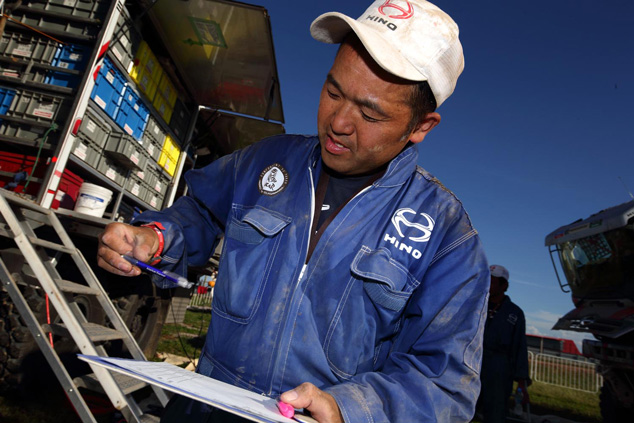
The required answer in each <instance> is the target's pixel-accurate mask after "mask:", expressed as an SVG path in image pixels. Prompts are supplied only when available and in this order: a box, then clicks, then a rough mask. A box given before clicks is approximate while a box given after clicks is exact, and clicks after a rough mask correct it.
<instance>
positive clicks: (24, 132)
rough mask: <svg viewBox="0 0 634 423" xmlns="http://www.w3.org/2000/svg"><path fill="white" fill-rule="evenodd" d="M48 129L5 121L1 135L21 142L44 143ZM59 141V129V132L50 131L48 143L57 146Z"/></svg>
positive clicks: (1, 125)
mask: <svg viewBox="0 0 634 423" xmlns="http://www.w3.org/2000/svg"><path fill="white" fill-rule="evenodd" d="M47 129H48V128H45V127H42V126H38V125H29V124H27V123H20V122H11V121H10V120H6V119H5V120H3V121H2V123H1V124H0V134H2V135H7V136H9V137H15V138H20V139H21V140H29V141H34V142H38V143H39V142H40V141H42V139H43V137H44V135H45V134H46V131H47ZM58 140H59V129H58V130H57V131H50V132H49V133H48V135H47V136H46V142H47V143H49V144H53V145H54V144H55V143H56V142H57V141H58Z"/></svg>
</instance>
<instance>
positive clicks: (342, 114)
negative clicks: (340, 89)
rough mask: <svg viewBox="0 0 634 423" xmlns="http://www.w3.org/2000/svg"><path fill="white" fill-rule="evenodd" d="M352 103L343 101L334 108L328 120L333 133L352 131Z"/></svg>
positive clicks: (350, 132) (346, 133) (345, 133)
mask: <svg viewBox="0 0 634 423" xmlns="http://www.w3.org/2000/svg"><path fill="white" fill-rule="evenodd" d="M353 107H354V106H353V105H352V104H350V103H348V102H345V103H344V104H341V105H340V106H339V107H338V108H337V109H336V110H335V113H334V115H333V117H332V120H331V122H330V127H331V128H332V131H333V132H334V133H335V134H339V135H350V134H352V132H354V123H353V116H354V114H353V113H354V110H353Z"/></svg>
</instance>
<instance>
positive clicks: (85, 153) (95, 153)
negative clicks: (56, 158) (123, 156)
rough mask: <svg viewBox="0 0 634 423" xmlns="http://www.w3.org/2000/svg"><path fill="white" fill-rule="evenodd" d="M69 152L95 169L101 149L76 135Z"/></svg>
mask: <svg viewBox="0 0 634 423" xmlns="http://www.w3.org/2000/svg"><path fill="white" fill-rule="evenodd" d="M71 152H72V153H73V155H74V156H76V157H77V158H79V159H80V160H82V161H83V162H84V163H86V164H87V165H88V166H90V167H92V168H94V169H97V166H98V164H99V160H100V159H101V156H102V154H101V150H99V149H98V148H97V147H96V146H95V145H94V144H93V143H91V142H90V141H88V140H87V139H85V138H83V137H78V138H77V139H76V140H75V143H74V144H73V149H72V151H71Z"/></svg>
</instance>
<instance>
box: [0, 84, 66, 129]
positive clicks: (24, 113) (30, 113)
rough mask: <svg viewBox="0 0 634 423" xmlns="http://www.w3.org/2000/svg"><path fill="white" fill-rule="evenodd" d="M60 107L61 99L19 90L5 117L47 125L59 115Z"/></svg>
mask: <svg viewBox="0 0 634 423" xmlns="http://www.w3.org/2000/svg"><path fill="white" fill-rule="evenodd" d="M62 105H63V99H62V97H58V96H54V95H50V94H41V93H37V92H33V91H27V90H20V91H16V94H15V98H14V99H13V102H12V103H11V107H10V108H9V110H8V111H7V113H6V115H7V116H13V117H17V118H21V119H26V120H32V121H37V122H41V123H49V122H54V121H55V119H56V118H57V115H58V114H60V111H61V110H62ZM62 115H63V114H62ZM64 117H65V116H64Z"/></svg>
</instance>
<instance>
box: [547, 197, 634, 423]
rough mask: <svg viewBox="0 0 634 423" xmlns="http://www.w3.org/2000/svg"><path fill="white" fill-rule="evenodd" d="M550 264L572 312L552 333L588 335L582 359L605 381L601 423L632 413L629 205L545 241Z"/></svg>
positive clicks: (632, 205)
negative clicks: (590, 361) (595, 365)
mask: <svg viewBox="0 0 634 423" xmlns="http://www.w3.org/2000/svg"><path fill="white" fill-rule="evenodd" d="M545 243H546V246H548V247H549V251H550V254H551V259H552V260H553V265H554V266H555V272H557V266H556V265H555V258H554V257H553V256H554V255H556V256H557V258H558V260H559V264H560V265H561V268H562V269H563V273H564V276H565V278H566V279H565V282H564V281H562V280H561V279H559V274H557V278H558V279H559V283H560V286H561V289H562V290H563V291H564V292H571V294H572V301H573V303H574V305H575V308H574V309H573V310H572V311H570V312H569V313H567V314H566V315H565V316H563V317H562V318H560V319H559V321H558V322H557V323H556V324H555V326H554V327H553V329H560V330H574V331H579V332H585V333H589V334H592V335H593V336H594V338H596V340H589V339H588V340H584V342H583V354H584V355H585V356H587V357H590V358H592V359H594V360H596V361H597V363H598V364H599V365H598V371H599V372H600V373H601V374H602V375H603V377H604V386H603V388H602V390H601V413H602V415H603V418H604V421H605V422H606V423H612V422H624V421H630V420H631V416H632V413H634V201H630V202H627V203H624V204H620V205H618V206H614V207H611V208H608V209H606V210H602V211H600V212H598V213H596V214H593V215H592V216H590V217H588V218H587V219H584V220H578V221H576V222H573V223H571V224H569V225H566V226H562V227H561V228H559V229H557V230H555V231H553V232H552V233H551V234H549V235H548V236H547V237H546V241H545Z"/></svg>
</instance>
